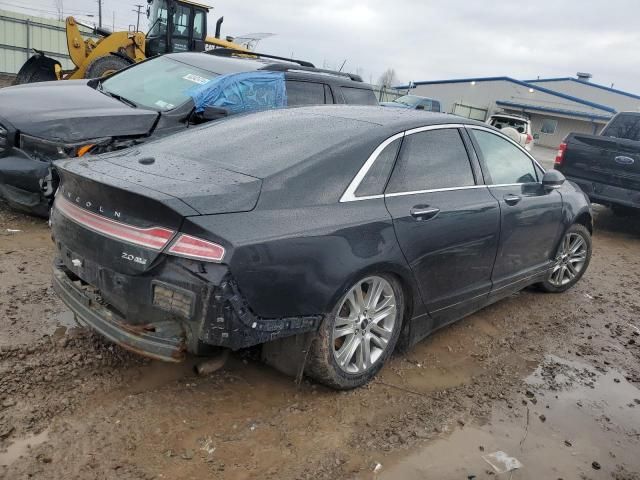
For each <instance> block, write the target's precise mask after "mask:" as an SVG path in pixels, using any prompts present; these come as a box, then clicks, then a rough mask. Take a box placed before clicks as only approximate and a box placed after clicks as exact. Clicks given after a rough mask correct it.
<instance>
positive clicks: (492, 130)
mask: <svg viewBox="0 0 640 480" xmlns="http://www.w3.org/2000/svg"><path fill="white" fill-rule="evenodd" d="M464 127H465V128H467V129H470V130H483V131H485V132H489V133H492V134H494V135H495V136H496V137H500V138H503V139H505V140H506V141H508V142H509V143H511V144H513V145H515V146H516V147H517V148H519V149H520V151H521V152H522V153H524V154H525V155H526V156H527V157H529V158H530V159H531V160H533V163H535V164H536V165H537V166H538V167H539V168H540V170H542V173H543V174H544V173H546V170H545V169H544V167H543V166H542V165H540V163H538V161H537V160H536V159H535V158H533V155H531V154H530V153H529V152H527V150H526V149H525V148H524V147H523V146H522V145H520V144H519V143H517V142H515V141H513V140H512V139H510V138H509V137H507V136H506V135H505V134H504V133H501V132H499V131H497V130H494V129H493V128H489V127H484V126H482V125H465V126H464ZM535 183H540V182H535ZM507 185H522V184H521V183H513V184H507ZM493 186H495V185H493ZM502 186H505V185H502Z"/></svg>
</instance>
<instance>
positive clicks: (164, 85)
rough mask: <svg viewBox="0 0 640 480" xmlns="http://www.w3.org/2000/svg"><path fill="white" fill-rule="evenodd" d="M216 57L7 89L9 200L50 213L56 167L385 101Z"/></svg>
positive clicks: (178, 58) (293, 71)
mask: <svg viewBox="0 0 640 480" xmlns="http://www.w3.org/2000/svg"><path fill="white" fill-rule="evenodd" d="M213 52H214V53H215V54H211V53H209V54H207V53H176V54H169V55H165V56H162V57H156V58H152V59H150V60H147V61H145V62H142V63H139V64H137V65H133V66H131V67H129V68H127V69H125V70H122V71H120V72H118V73H116V74H114V75H112V76H111V77H109V78H107V79H103V80H100V79H94V80H68V81H57V82H44V83H34V84H27V85H20V86H15V87H9V88H4V89H1V90H0V196H1V197H3V198H4V199H5V200H7V201H8V202H9V204H10V205H12V206H13V207H15V208H19V209H21V210H26V211H28V212H31V213H35V214H38V215H42V216H46V215H48V210H49V206H50V203H51V201H52V199H53V194H54V193H55V190H56V188H57V185H58V176H57V173H56V171H55V168H54V167H53V165H52V161H55V160H60V159H66V158H74V157H82V156H83V155H86V154H88V153H92V154H98V153H104V152H109V151H114V150H119V149H122V148H126V147H130V146H135V145H137V144H139V143H142V142H144V141H147V140H148V139H150V138H157V137H161V136H165V135H169V134H172V133H175V132H178V131H182V130H185V128H187V127H189V126H190V125H194V124H199V123H203V122H206V121H210V120H216V119H219V118H221V117H223V116H226V115H229V114H234V113H241V112H250V111H254V110H262V109H269V108H280V107H286V106H297V105H315V104H325V103H347V104H358V105H368V104H376V103H377V102H376V98H375V95H374V93H373V91H372V89H371V87H370V86H369V85H367V84H364V83H363V82H362V80H361V79H360V77H358V76H357V75H353V74H348V73H343V72H332V71H327V70H321V69H317V68H314V67H313V65H312V64H310V63H307V62H304V61H297V60H296V61H287V60H284V59H279V58H278V57H270V56H266V55H262V54H256V55H257V56H256V57H253V58H247V57H242V58H240V57H237V56H234V54H233V52H230V51H226V50H222V51H221V50H214V51H213Z"/></svg>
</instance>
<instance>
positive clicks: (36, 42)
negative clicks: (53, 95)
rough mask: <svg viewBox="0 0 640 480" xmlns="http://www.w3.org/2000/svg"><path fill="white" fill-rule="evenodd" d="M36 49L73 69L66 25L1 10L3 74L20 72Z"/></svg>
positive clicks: (0, 57)
mask: <svg viewBox="0 0 640 480" xmlns="http://www.w3.org/2000/svg"><path fill="white" fill-rule="evenodd" d="M81 31H83V32H84V33H85V34H88V33H87V30H86V29H84V28H82V29H81ZM34 48H36V49H38V50H43V51H44V52H45V53H46V54H47V56H49V57H51V58H55V59H56V60H58V61H59V62H60V63H61V64H62V68H64V69H70V68H73V64H72V63H71V61H70V60H69V55H68V53H69V52H68V49H67V37H66V33H65V23H64V22H61V21H58V20H52V19H49V18H42V17H35V16H31V15H23V14H20V13H16V12H10V11H7V10H0V73H10V74H15V73H18V70H20V68H21V67H22V65H23V64H24V62H26V61H27V59H29V58H30V57H31V55H33V51H32V49H34Z"/></svg>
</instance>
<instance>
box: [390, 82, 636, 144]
mask: <svg viewBox="0 0 640 480" xmlns="http://www.w3.org/2000/svg"><path fill="white" fill-rule="evenodd" d="M590 78H591V76H590V75H589V74H579V76H578V78H566V77H565V78H547V79H536V80H528V81H522V80H516V79H514V78H510V77H483V78H462V79H452V80H436V81H426V82H412V83H411V93H413V94H415V95H421V96H425V97H430V98H433V99H436V100H439V101H440V103H441V106H442V110H443V111H445V112H448V113H453V114H456V115H461V116H464V117H468V118H474V119H476V120H481V121H484V120H486V119H487V118H488V117H489V115H491V114H493V113H495V112H500V111H502V112H510V113H518V114H520V115H525V116H527V117H529V118H530V119H531V127H532V131H533V134H534V137H535V138H536V144H537V145H542V146H547V147H552V148H555V147H557V146H558V145H559V144H560V143H561V141H562V139H563V138H564V137H565V136H566V135H567V134H568V133H570V132H582V133H598V132H600V130H601V129H602V127H603V126H604V125H605V124H606V123H607V122H608V121H609V120H610V119H611V117H613V115H615V113H616V112H620V111H630V110H631V111H640V96H638V95H634V94H632V93H628V92H623V91H621V90H616V89H613V88H609V87H605V86H603V85H598V84H596V83H593V82H591V81H590ZM398 88H400V89H408V88H409V86H407V85H405V86H400V87H398Z"/></svg>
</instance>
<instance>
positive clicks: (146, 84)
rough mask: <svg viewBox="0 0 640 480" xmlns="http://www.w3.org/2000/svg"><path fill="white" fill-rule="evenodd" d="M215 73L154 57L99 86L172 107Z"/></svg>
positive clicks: (151, 104)
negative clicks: (191, 89)
mask: <svg viewBox="0 0 640 480" xmlns="http://www.w3.org/2000/svg"><path fill="white" fill-rule="evenodd" d="M217 76H218V74H217V73H213V72H210V71H208V70H203V69H201V68H197V67H194V66H191V65H188V64H186V63H182V62H178V61H176V60H173V59H171V58H168V57H157V58H153V59H151V60H148V61H146V62H143V63H140V64H138V65H135V66H133V67H131V68H128V69H127V70H124V71H122V72H120V73H118V74H116V75H114V76H112V77H110V78H107V79H106V80H104V81H103V82H102V86H101V88H102V90H104V91H105V92H106V93H107V94H108V93H113V94H116V95H119V96H120V97H122V98H125V99H127V100H131V101H132V102H134V103H136V104H138V105H141V106H143V107H147V108H152V109H154V110H160V111H164V110H171V109H173V108H175V107H177V106H179V105H182V104H183V103H185V102H186V101H187V100H190V99H191V97H190V96H189V95H188V94H187V91H188V90H189V89H190V88H191V87H193V86H197V85H203V84H205V83H207V82H208V81H209V80H211V79H212V78H214V77H217Z"/></svg>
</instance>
